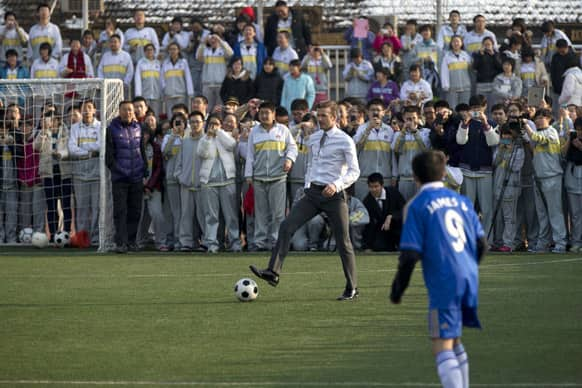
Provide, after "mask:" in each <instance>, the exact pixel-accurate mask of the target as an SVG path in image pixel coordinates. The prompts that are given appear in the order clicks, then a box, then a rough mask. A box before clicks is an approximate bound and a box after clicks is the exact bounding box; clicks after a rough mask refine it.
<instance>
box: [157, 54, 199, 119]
mask: <svg viewBox="0 0 582 388" xmlns="http://www.w3.org/2000/svg"><path fill="white" fill-rule="evenodd" d="M160 78H161V80H160V81H161V86H162V92H163V94H164V101H165V104H166V113H168V112H171V110H172V107H173V106H174V105H176V104H180V103H182V104H185V105H186V106H190V103H189V102H190V98H192V97H194V86H193V84H192V75H191V74H190V67H189V66H188V62H187V61H186V60H185V59H184V58H178V60H177V61H176V62H175V63H174V62H172V60H171V59H170V58H168V59H166V60H165V61H164V63H163V64H162V73H161V77H160Z"/></svg>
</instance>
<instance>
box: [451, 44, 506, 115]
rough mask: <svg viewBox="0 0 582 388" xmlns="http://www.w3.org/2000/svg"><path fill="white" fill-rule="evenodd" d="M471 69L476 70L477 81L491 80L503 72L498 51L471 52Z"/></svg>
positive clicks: (488, 81)
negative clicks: (490, 53) (490, 52)
mask: <svg viewBox="0 0 582 388" xmlns="http://www.w3.org/2000/svg"><path fill="white" fill-rule="evenodd" d="M473 69H474V70H475V72H477V82H479V83H490V82H493V79H495V76H497V74H499V73H503V67H502V66H501V56H500V55H499V53H495V54H493V55H489V54H487V53H484V54H481V53H479V52H478V51H477V52H476V53H473ZM452 108H454V107H452Z"/></svg>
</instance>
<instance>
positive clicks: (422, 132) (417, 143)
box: [392, 106, 430, 201]
mask: <svg viewBox="0 0 582 388" xmlns="http://www.w3.org/2000/svg"><path fill="white" fill-rule="evenodd" d="M402 117H403V119H404V125H403V127H402V130H401V131H400V132H396V133H395V134H394V140H393V142H392V152H394V156H395V159H396V163H397V166H396V168H394V170H395V172H397V173H396V174H394V175H393V176H392V178H393V179H396V178H398V191H400V193H401V194H402V196H403V197H404V199H405V200H406V201H408V200H409V199H410V198H412V197H413V196H414V194H415V193H416V191H417V189H418V188H417V186H416V183H415V182H414V176H413V174H412V159H414V157H415V156H416V155H418V154H420V153H422V152H423V151H425V150H428V149H430V139H429V135H430V129H428V128H423V127H422V126H421V125H420V108H419V107H417V106H407V107H405V108H404V112H403V114H402Z"/></svg>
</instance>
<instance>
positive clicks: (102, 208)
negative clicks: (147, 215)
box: [0, 79, 123, 252]
mask: <svg viewBox="0 0 582 388" xmlns="http://www.w3.org/2000/svg"><path fill="white" fill-rule="evenodd" d="M122 100H123V83H122V81H120V80H98V79H54V80H28V79H27V80H0V103H1V106H0V109H1V110H0V120H2V121H1V125H0V148H1V151H2V160H1V165H0V245H2V244H5V245H26V244H29V243H30V242H31V235H32V234H34V233H35V232H36V233H45V234H46V235H47V237H48V240H49V241H50V242H51V243H52V242H55V241H56V240H55V237H56V236H57V235H59V234H62V233H66V234H69V233H70V234H75V233H78V232H80V231H86V235H88V236H89V239H90V241H91V245H93V246H98V247H99V250H100V251H102V252H103V251H107V250H109V249H110V248H111V247H112V245H113V234H114V230H113V213H112V205H111V185H110V179H109V171H108V170H107V168H106V167H105V138H106V136H105V134H106V128H107V126H108V125H109V123H110V121H111V120H112V119H113V118H114V117H116V116H117V113H118V106H119V103H120V102H121V101H122Z"/></svg>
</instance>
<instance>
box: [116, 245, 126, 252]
mask: <svg viewBox="0 0 582 388" xmlns="http://www.w3.org/2000/svg"><path fill="white" fill-rule="evenodd" d="M115 253H121V254H123V253H127V245H118V246H117V247H115Z"/></svg>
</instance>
